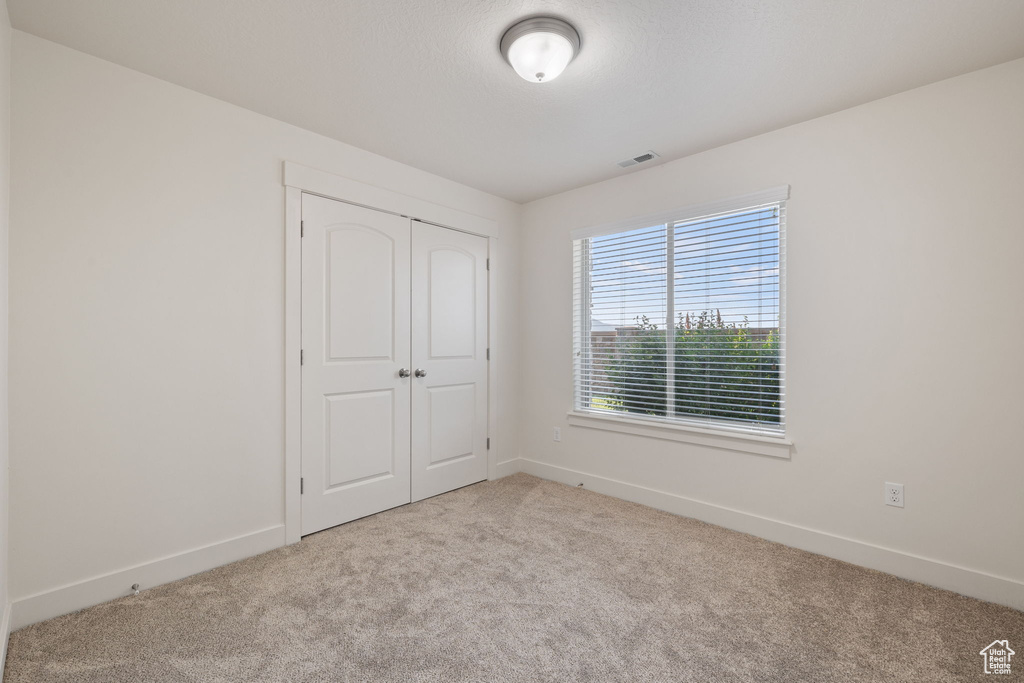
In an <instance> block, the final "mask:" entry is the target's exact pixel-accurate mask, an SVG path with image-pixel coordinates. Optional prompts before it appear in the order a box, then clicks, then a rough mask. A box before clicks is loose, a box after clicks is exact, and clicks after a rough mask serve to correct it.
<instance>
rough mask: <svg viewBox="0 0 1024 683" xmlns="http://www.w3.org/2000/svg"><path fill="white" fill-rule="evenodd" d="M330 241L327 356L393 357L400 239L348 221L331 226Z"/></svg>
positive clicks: (340, 357) (343, 359)
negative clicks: (397, 250)
mask: <svg viewBox="0 0 1024 683" xmlns="http://www.w3.org/2000/svg"><path fill="white" fill-rule="evenodd" d="M326 244H327V259H326V264H327V265H326V267H327V277H326V279H327V302H326V306H325V309H326V310H327V311H329V312H330V315H329V316H328V327H327V333H328V334H327V340H328V341H327V359H328V360H332V361H350V360H355V359H360V360H362V359H369V358H377V359H393V358H394V352H395V327H394V287H395V240H394V239H393V238H392V237H391V236H390V235H388V234H387V233H385V232H381V231H380V230H378V229H375V228H370V227H366V226H362V225H342V226H334V227H331V228H329V229H328V230H327V241H326ZM353 294H355V295H353ZM356 323H358V324H356Z"/></svg>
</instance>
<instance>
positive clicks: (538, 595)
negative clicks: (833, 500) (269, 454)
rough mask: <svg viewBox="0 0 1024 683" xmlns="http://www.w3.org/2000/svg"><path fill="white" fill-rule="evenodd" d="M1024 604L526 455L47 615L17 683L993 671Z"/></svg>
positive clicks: (19, 665)
mask: <svg viewBox="0 0 1024 683" xmlns="http://www.w3.org/2000/svg"><path fill="white" fill-rule="evenodd" d="M997 638H999V639H1003V638H1007V639H1009V641H1010V645H1011V646H1013V647H1015V648H1016V650H1017V651H1018V652H1021V653H1022V654H1020V655H1018V657H1019V658H1020V660H1019V663H1018V662H1014V663H1013V668H1014V669H1016V671H1014V673H1013V674H1012V675H1011V676H1007V677H1001V680H1007V681H1013V680H1024V613H1022V612H1018V611H1014V610H1011V609H1008V608H1005V607H999V606H997V605H993V604H989V603H984V602H979V601H977V600H972V599H969V598H965V597H962V596H959V595H955V594H953V593H948V592H945V591H941V590H937V589H933V588H928V587H926V586H922V585H919V584H914V583H910V582H907V581H902V580H900V579H897V578H894V577H892V576H888V575H886V574H880V573H878V572H873V571H870V570H867V569H861V568H858V567H855V566H852V565H849V564H844V563H842V562H838V561H835V560H830V559H827V558H825V557H821V556H817V555H812V554H809V553H806V552H802V551H799V550H794V549H792V548H787V547H785V546H782V545H778V544H774V543H769V542H767V541H763V540H760V539H758V538H755V537H752V536H747V535H744V534H740V533H736V532H732V531H727V530H725V529H722V528H719V527H715V526H711V525H708V524H703V523H700V522H696V521H693V520H689V519H685V518H680V517H675V516H673V515H669V514H666V513H662V512H658V511H656V510H652V509H650V508H646V507H643V506H640V505H634V504H632V503H626V502H623V501H620V500H616V499H614V498H608V497H605V496H601V495H598V494H595V493H591V492H589V491H584V490H580V489H573V488H570V487H566V486H562V485H559V484H554V483H551V482H546V481H542V480H540V479H536V478H534V477H530V476H527V475H515V476H512V477H508V478H505V479H501V480H499V481H496V482H488V483H483V484H478V485H476V486H471V487H468V488H465V489H462V490H459V491H455V492H453V493H449V494H446V495H444V496H439V497H437V498H433V499H431V500H427V501H423V502H421V503H417V504H414V505H408V506H405V507H402V508H398V509H395V510H391V511H389V512H385V513H382V514H379V515H376V516H374V517H369V518H367V519H363V520H360V521H357V522H353V523H351V524H347V525H345V526H341V527H337V528H335V529H330V530H328V531H325V532H322V533H319V534H317V535H315V536H312V537H309V538H306V539H305V540H304V541H303V542H302V543H300V544H298V545H296V546H292V547H289V548H283V549H280V550H276V551H274V552H270V553H267V554H265V555H261V556H259V557H255V558H251V559H248V560H244V561H242V562H238V563H235V564H233V565H229V566H227V567H222V568H220V569H217V570H214V571H211V572H207V573H205V574H200V575H198V576H195V577H192V578H189V579H185V580H183V581H179V582H177V583H173V584H169V585H166V586H162V587H159V588H154V589H152V590H147V591H144V592H143V593H142V594H141V595H139V596H137V597H128V598H123V599H121V600H117V601H114V602H111V603H107V604H105V605H99V606H97V607H93V608H90V609H87V610H84V611H82V612H78V613H76V614H72V615H68V616H65V617H60V618H58V619H53V620H51V621H48V622H45V623H41V624H36V625H35V626H31V627H29V628H26V629H23V630H21V631H18V632H16V633H14V634H13V635H12V636H11V640H10V648H9V653H8V658H7V673H6V677H5V679H4V680H5V681H7V682H8V683H22V682H28V681H33V682H35V683H40V682H46V681H68V682H73V683H91V682H94V681H95V682H97V683H99V682H103V683H121V682H125V683H127V682H131V683H136V682H139V681H291V682H296V683H298V682H300V681H338V682H342V681H495V682H497V681H596V682H604V681H700V682H702V683H704V682H708V681H779V682H780V683H792V682H794V681H816V682H825V681H843V682H852V681H928V682H933V681H952V680H985V679H989V678H992V677H991V676H985V675H984V674H983V673H982V658H981V656H980V655H979V654H978V652H979V651H980V650H981V649H982V648H983V647H984V646H986V645H988V644H989V643H990V642H992V641H993V640H995V639H997Z"/></svg>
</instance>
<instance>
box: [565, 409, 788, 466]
mask: <svg viewBox="0 0 1024 683" xmlns="http://www.w3.org/2000/svg"><path fill="white" fill-rule="evenodd" d="M567 418H568V421H569V424H570V425H572V426H574V427H586V428H588V429H602V430H605V431H609V432H620V433H622V434H633V435H636V436H646V437H649V438H652V439H665V440H667V441H681V442H684V443H692V444H695V445H698V446H707V447H709V448H721V449H725V450H728V451H739V452H740V453H753V454H755V455H765V456H768V457H771V458H783V459H786V460H788V459H789V457H790V450H791V449H792V447H793V442H792V441H790V440H789V439H787V438H785V437H781V436H780V437H772V436H760V435H757V434H742V433H739V432H735V433H733V432H724V431H722V432H719V431H715V430H712V429H702V428H700V427H689V426H686V425H678V424H666V423H659V422H651V421H648V420H631V419H629V418H624V417H613V416H611V415H595V414H593V413H581V412H576V411H570V412H569V414H568V415H567Z"/></svg>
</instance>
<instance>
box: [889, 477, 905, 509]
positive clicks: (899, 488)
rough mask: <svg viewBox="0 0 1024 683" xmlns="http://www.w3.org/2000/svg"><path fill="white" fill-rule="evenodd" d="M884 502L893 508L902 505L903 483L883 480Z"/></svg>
mask: <svg viewBox="0 0 1024 683" xmlns="http://www.w3.org/2000/svg"><path fill="white" fill-rule="evenodd" d="M885 504H886V505H892V506H893V507H894V508H901V507H903V484H894V483H892V482H891V481H887V482H885Z"/></svg>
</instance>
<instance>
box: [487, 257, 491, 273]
mask: <svg viewBox="0 0 1024 683" xmlns="http://www.w3.org/2000/svg"><path fill="white" fill-rule="evenodd" d="M490 269H491V259H487V270H490Z"/></svg>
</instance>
